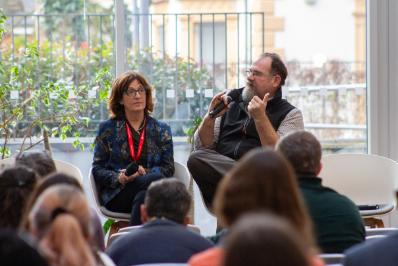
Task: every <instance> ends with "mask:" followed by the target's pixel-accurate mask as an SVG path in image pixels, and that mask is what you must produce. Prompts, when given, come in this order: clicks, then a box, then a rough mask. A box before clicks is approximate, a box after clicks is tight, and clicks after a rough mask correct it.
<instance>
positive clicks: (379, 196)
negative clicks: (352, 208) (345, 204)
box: [319, 154, 398, 217]
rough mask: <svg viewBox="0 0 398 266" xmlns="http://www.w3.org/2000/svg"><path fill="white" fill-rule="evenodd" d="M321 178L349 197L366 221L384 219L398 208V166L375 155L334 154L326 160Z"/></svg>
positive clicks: (323, 160)
mask: <svg viewBox="0 0 398 266" xmlns="http://www.w3.org/2000/svg"><path fill="white" fill-rule="evenodd" d="M322 164H323V169H322V171H321V173H320V175H319V176H320V177H321V178H322V180H323V184H324V185H325V186H328V187H331V188H333V189H335V190H336V191H338V192H339V193H341V194H343V195H345V196H347V197H349V198H350V199H351V200H352V201H353V202H354V203H355V204H356V205H358V206H368V207H369V208H367V209H365V210H360V213H361V215H362V217H370V216H376V215H382V214H386V213H389V212H391V211H393V210H394V208H395V206H396V197H395V179H396V178H397V177H398V164H397V163H396V162H395V161H393V160H391V159H389V158H385V157H382V156H378V155H371V154H331V155H325V156H324V157H323V159H322Z"/></svg>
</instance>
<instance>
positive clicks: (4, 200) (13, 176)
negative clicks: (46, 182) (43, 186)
mask: <svg viewBox="0 0 398 266" xmlns="http://www.w3.org/2000/svg"><path fill="white" fill-rule="evenodd" d="M36 180H37V177H36V174H35V172H33V171H32V170H30V169H28V168H26V167H23V166H15V167H10V168H6V169H5V170H4V171H3V172H2V173H1V174H0V217H1V218H0V227H3V228H5V227H8V228H13V229H17V228H18V226H19V224H20V223H21V220H22V216H23V210H24V209H25V206H26V204H27V201H28V198H29V196H30V194H31V193H32V191H33V189H34V187H35V185H36Z"/></svg>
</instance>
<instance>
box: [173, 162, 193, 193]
mask: <svg viewBox="0 0 398 266" xmlns="http://www.w3.org/2000/svg"><path fill="white" fill-rule="evenodd" d="M174 177H175V178H177V179H178V180H180V181H181V182H182V183H184V185H185V186H186V187H187V189H189V183H190V181H191V175H190V174H189V171H188V168H187V167H186V166H185V165H183V164H182V163H179V162H174Z"/></svg>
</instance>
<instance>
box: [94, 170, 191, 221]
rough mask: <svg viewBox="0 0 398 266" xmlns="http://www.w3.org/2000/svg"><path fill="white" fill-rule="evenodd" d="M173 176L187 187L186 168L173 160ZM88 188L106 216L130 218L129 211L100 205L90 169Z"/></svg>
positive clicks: (126, 219) (98, 207) (187, 173)
mask: <svg viewBox="0 0 398 266" xmlns="http://www.w3.org/2000/svg"><path fill="white" fill-rule="evenodd" d="M174 168H175V171H174V176H175V177H176V178H177V179H178V180H180V181H181V182H183V183H184V185H185V186H186V187H187V188H189V182H190V178H191V177H190V175H189V171H188V169H187V168H186V167H185V166H184V165H182V164H181V163H179V162H174ZM89 181H90V188H91V191H92V193H93V196H94V199H95V203H96V206H97V209H98V210H99V211H100V212H101V213H102V214H103V215H104V216H105V217H107V218H111V219H117V220H121V221H128V220H129V219H130V213H122V212H113V211H110V210H108V209H107V208H106V207H105V206H103V205H101V203H100V199H99V196H98V188H97V185H96V183H95V180H94V176H93V175H92V172H91V169H90V173H89Z"/></svg>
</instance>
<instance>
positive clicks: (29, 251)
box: [0, 229, 47, 266]
mask: <svg viewBox="0 0 398 266" xmlns="http://www.w3.org/2000/svg"><path fill="white" fill-rule="evenodd" d="M0 264H1V265H2V266H14V265H33V266H46V265H47V262H46V261H45V260H44V258H42V257H41V256H40V254H39V252H37V251H36V249H35V248H33V247H32V246H30V245H29V244H28V243H27V242H26V241H25V240H24V239H22V238H21V237H19V236H18V235H17V233H16V231H14V230H6V229H2V230H0Z"/></svg>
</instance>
